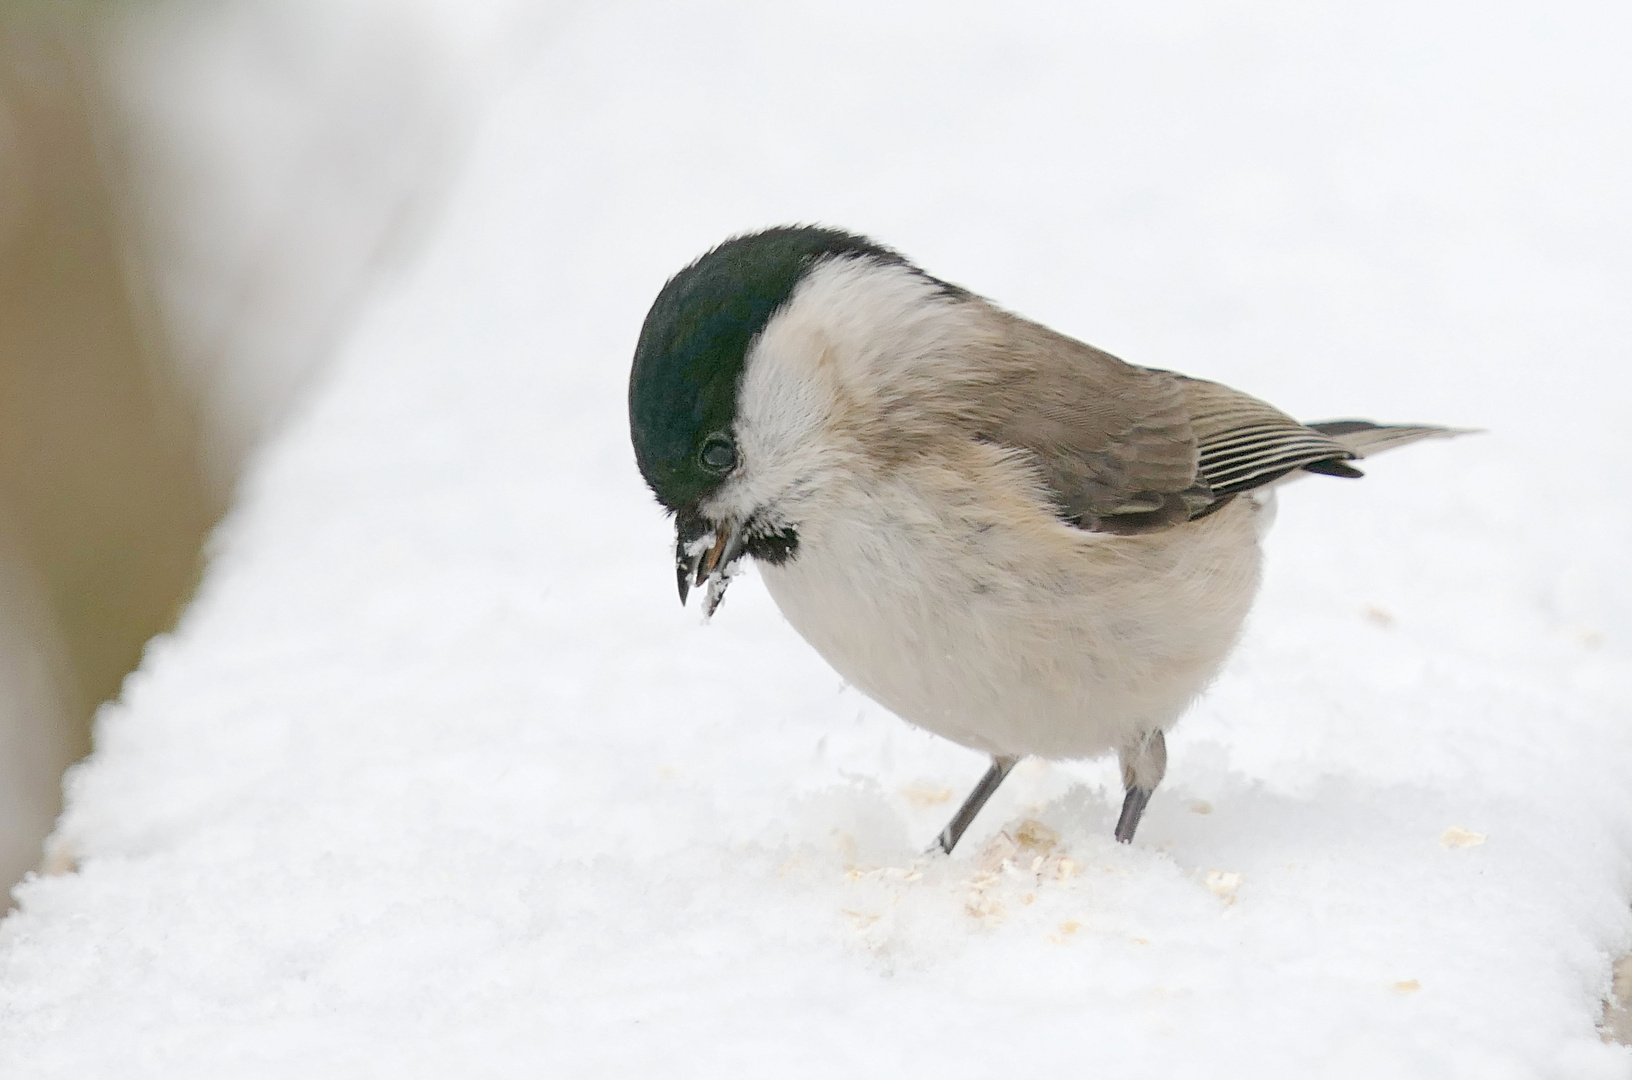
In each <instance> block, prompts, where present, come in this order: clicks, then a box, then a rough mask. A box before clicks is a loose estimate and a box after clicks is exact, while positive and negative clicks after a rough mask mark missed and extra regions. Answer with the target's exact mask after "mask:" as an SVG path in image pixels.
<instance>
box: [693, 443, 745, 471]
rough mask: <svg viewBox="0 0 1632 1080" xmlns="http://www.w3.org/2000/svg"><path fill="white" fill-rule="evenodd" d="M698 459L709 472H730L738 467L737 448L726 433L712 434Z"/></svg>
mask: <svg viewBox="0 0 1632 1080" xmlns="http://www.w3.org/2000/svg"><path fill="white" fill-rule="evenodd" d="M697 459H698V460H699V461H701V462H702V463H703V468H705V469H707V470H708V471H709V472H717V473H728V472H730V471H731V470H732V469H734V468H736V467H737V448H736V445H735V444H733V443H732V442H731V440H730V439H728V438H726V437H725V436H724V435H710V436H709V437H708V439H707V440H706V441H704V443H703V451H702V453H700V454H698V455H697Z"/></svg>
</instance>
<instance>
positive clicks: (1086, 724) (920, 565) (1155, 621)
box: [762, 477, 1258, 758]
mask: <svg viewBox="0 0 1632 1080" xmlns="http://www.w3.org/2000/svg"><path fill="white" fill-rule="evenodd" d="M855 495H856V497H855V498H853V499H850V500H847V502H848V504H849V505H847V506H846V507H845V509H844V512H842V513H839V514H836V515H833V516H831V517H825V518H823V519H822V520H821V521H820V523H819V524H816V523H813V524H812V525H811V526H807V528H806V529H805V531H803V532H802V533H801V543H800V549H799V555H798V557H797V558H795V559H793V560H792V561H790V562H788V563H786V564H784V565H782V566H765V567H763V568H762V574H763V576H764V580H765V584H766V587H767V589H769V591H770V593H771V595H772V597H774V598H775V600H776V602H777V605H778V606H779V607H780V608H781V609H782V612H783V614H784V615H785V616H786V617H787V618H788V621H789V622H791V623H792V624H793V626H794V628H795V629H797V630H798V631H799V632H800V634H802V635H803V636H804V638H805V640H807V641H809V642H810V643H811V645H812V646H814V647H815V648H816V650H817V651H818V652H820V653H821V654H822V656H823V657H824V658H825V659H826V660H827V661H828V663H830V664H832V665H833V667H834V668H835V669H836V670H837V671H838V672H839V674H840V675H842V676H843V677H844V678H845V679H846V680H847V681H849V682H850V683H852V684H853V685H855V686H856V687H857V688H859V689H861V690H862V691H863V692H865V693H866V694H868V695H869V696H870V697H872V698H874V699H875V700H876V701H878V702H879V703H880V704H882V705H884V706H885V707H886V708H888V709H890V710H891V711H892V712H894V713H895V714H896V715H898V716H900V717H902V718H903V719H905V720H908V721H910V722H911V723H914V724H916V725H918V726H919V727H922V728H925V729H927V730H929V731H933V732H935V733H937V734H939V735H943V736H945V737H947V738H949V739H952V740H954V741H955V742H959V743H962V744H963V745H965V746H970V747H973V748H975V749H978V750H984V751H987V752H989V753H993V754H1021V755H1025V754H1034V755H1039V756H1043V757H1055V758H1072V757H1089V756H1094V755H1097V754H1101V753H1104V752H1106V751H1108V750H1111V749H1114V748H1116V747H1118V746H1121V745H1126V744H1128V743H1130V742H1131V741H1132V740H1133V739H1134V738H1136V737H1137V736H1138V735H1139V734H1141V733H1143V732H1145V731H1148V730H1150V729H1152V728H1163V729H1165V728H1167V727H1169V726H1170V725H1171V724H1172V723H1173V722H1174V721H1175V720H1176V719H1178V717H1179V715H1180V714H1181V713H1182V712H1183V711H1184V709H1185V708H1186V707H1187V706H1188V705H1189V703H1190V702H1191V701H1192V700H1193V699H1194V697H1195V696H1196V695H1197V694H1199V693H1200V692H1201V691H1202V689H1204V688H1205V687H1206V685H1207V683H1208V682H1209V681H1211V680H1212V678H1213V677H1214V675H1215V674H1216V673H1217V672H1218V669H1219V667H1220V665H1221V664H1222V663H1223V661H1224V658H1225V656H1226V655H1227V654H1228V652H1229V650H1230V648H1231V646H1232V645H1233V644H1234V642H1235V640H1236V637H1237V635H1238V634H1239V632H1240V627H1241V623H1242V620H1243V619H1244V618H1245V616H1246V612H1247V608H1248V606H1249V604H1250V603H1251V600H1252V595H1253V593H1254V591H1255V589H1256V585H1257V578H1258V545H1257V538H1256V533H1255V528H1254V523H1253V520H1252V519H1253V517H1254V516H1255V514H1256V510H1255V508H1254V506H1253V504H1251V503H1250V502H1248V501H1246V500H1237V501H1236V502H1234V503H1232V504H1231V505H1230V506H1228V507H1226V508H1224V509H1223V510H1221V511H1220V512H1218V513H1217V514H1214V515H1212V516H1211V517H1208V518H1206V519H1204V520H1202V521H1198V522H1193V523H1191V524H1189V525H1185V526H1181V527H1179V528H1177V529H1173V530H1170V531H1168V532H1164V533H1158V534H1155V535H1152V536H1142V537H1103V536H1091V535H1087V534H1078V535H1076V536H1070V535H1067V536H1063V537H1057V538H1054V539H1056V540H1057V541H1059V542H1056V543H1048V544H1042V545H1040V544H1038V543H1037V542H1036V537H1035V536H1034V535H1032V531H1031V530H1030V529H1027V528H1020V529H1005V528H1004V527H1002V526H992V527H989V528H985V529H981V528H979V527H978V526H976V525H971V524H970V522H968V521H967V520H961V521H960V520H956V519H955V518H954V519H952V520H949V519H948V517H947V515H946V514H945V513H944V510H945V506H946V504H945V503H943V502H941V501H940V500H939V499H932V498H929V497H927V496H926V493H925V492H924V491H923V490H921V489H916V490H915V488H914V486H913V485H912V484H911V482H910V479H909V478H906V477H903V478H902V480H901V481H900V482H898V483H895V484H892V485H889V486H888V487H886V488H884V489H882V490H875V491H864V490H863V491H857V492H856V493H855ZM1060 529H1061V530H1062V532H1063V531H1067V530H1068V529H1069V527H1067V526H1063V525H1062V526H1060Z"/></svg>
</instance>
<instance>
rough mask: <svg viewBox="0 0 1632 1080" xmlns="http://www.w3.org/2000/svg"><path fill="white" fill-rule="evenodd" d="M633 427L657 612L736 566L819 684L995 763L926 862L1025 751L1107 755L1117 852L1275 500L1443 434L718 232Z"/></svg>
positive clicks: (888, 266)
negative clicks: (1285, 406) (1136, 359)
mask: <svg viewBox="0 0 1632 1080" xmlns="http://www.w3.org/2000/svg"><path fill="white" fill-rule="evenodd" d="M629 427H630V434H631V437H632V439H633V441H634V449H635V457H636V460H637V462H638V463H639V466H640V471H641V473H642V475H644V477H645V478H646V483H647V484H648V485H649V486H650V487H651V489H652V491H653V493H655V494H656V496H657V498H658V500H659V501H660V502H661V503H662V504H663V505H664V506H665V507H667V508H668V510H670V511H671V512H673V514H674V515H675V533H676V537H675V563H676V569H677V572H678V575H679V586H680V602H681V603H682V604H684V603H685V601H686V597H687V594H688V593H689V591H690V590H691V589H692V588H693V587H694V586H695V587H702V586H704V585H705V584H706V586H707V589H706V594H705V595H704V598H703V609H704V613H705V615H712V614H713V612H714V609H715V608H717V607H718V606H719V603H720V600H721V597H723V596H724V594H725V589H726V585H727V583H728V582H729V581H730V579H731V577H732V575H733V573H734V572H735V571H736V570H737V568H738V566H739V561H740V560H741V559H742V558H743V557H744V556H751V557H752V558H753V559H754V561H755V562H756V563H757V564H758V566H759V569H760V573H761V575H762V577H763V578H764V581H765V587H766V588H767V589H768V590H769V591H770V594H771V596H772V598H774V599H775V601H776V603H777V606H778V607H779V608H781V610H782V614H783V615H784V616H786V617H787V620H788V621H789V622H790V623H792V624H793V626H794V628H795V629H796V630H798V631H799V633H800V634H801V635H803V636H804V638H805V640H806V641H808V642H809V643H810V644H811V645H812V646H814V647H815V649H816V651H817V652H819V653H821V655H822V656H823V657H824V658H825V659H826V660H827V662H828V663H830V664H831V665H832V666H833V667H834V668H835V669H836V670H837V671H838V672H839V674H840V675H842V676H843V677H844V678H845V680H847V681H848V682H849V683H851V684H852V685H854V686H856V687H858V688H859V689H861V690H862V691H863V692H865V693H866V694H867V695H868V696H869V697H871V698H873V699H874V700H875V701H877V702H878V703H879V704H881V705H883V706H884V707H885V708H887V709H889V710H890V711H891V712H893V713H895V714H896V715H897V716H899V717H901V718H902V719H904V720H906V721H908V722H909V723H912V724H916V725H917V726H919V727H921V728H924V729H926V730H928V731H933V732H935V733H936V734H938V735H944V736H945V737H946V738H948V739H951V740H953V741H954V742H957V743H961V744H962V745H964V746H968V747H972V748H974V749H976V750H980V751H983V752H984V753H987V754H989V755H991V759H992V764H991V768H990V769H989V770H988V771H987V773H986V775H985V776H984V777H983V778H982V779H981V781H980V783H979V784H978V785H977V786H976V788H975V790H974V792H973V793H972V794H970V796H969V798H968V799H967V800H966V801H965V802H964V804H963V806H962V807H961V809H959V810H958V812H957V814H956V815H955V816H954V817H953V819H952V821H951V823H950V824H948V825H947V827H946V829H945V830H944V831H942V832H941V834H940V836H939V837H938V839H937V845H938V846H939V848H940V850H942V851H945V852H948V853H950V852H951V851H952V848H953V847H954V846H955V845H956V844H957V842H958V838H959V837H960V836H962V835H963V832H964V830H965V829H966V828H968V826H969V824H970V822H971V821H972V820H973V819H974V817H975V815H976V814H977V813H979V811H980V808H981V806H982V805H984V803H985V802H986V800H987V799H988V798H990V797H991V795H992V793H993V792H994V791H996V790H997V787H998V785H999V784H1001V783H1002V782H1003V778H1004V777H1005V776H1006V775H1008V773H1009V770H1010V769H1012V768H1013V767H1014V765H1015V763H1016V762H1017V761H1018V760H1019V759H1020V758H1022V757H1024V756H1027V755H1037V756H1040V757H1045V758H1085V757H1093V756H1096V755H1099V754H1104V753H1107V752H1109V751H1112V750H1114V751H1116V753H1117V755H1118V756H1119V757H1120V759H1121V765H1122V777H1123V782H1124V785H1125V788H1126V797H1125V800H1124V802H1123V804H1122V814H1121V817H1120V819H1119V820H1118V821H1117V824H1116V839H1118V840H1120V841H1123V842H1128V841H1131V840H1132V838H1133V834H1134V830H1135V829H1136V828H1137V827H1138V825H1139V818H1140V815H1141V814H1142V813H1143V811H1144V808H1145V804H1146V803H1147V802H1148V801H1149V799H1150V795H1151V792H1152V791H1153V790H1155V788H1156V785H1157V784H1158V783H1160V782H1161V779H1162V774H1163V772H1164V771H1165V769H1166V765H1167V748H1166V743H1165V741H1164V737H1163V733H1164V732H1165V731H1166V730H1167V729H1168V728H1170V727H1172V725H1173V724H1174V722H1175V721H1177V720H1178V718H1179V716H1180V715H1181V714H1182V713H1183V712H1184V711H1185V709H1186V708H1187V707H1188V706H1189V704H1190V703H1191V702H1192V701H1193V700H1194V699H1195V698H1196V696H1197V695H1198V694H1200V693H1201V692H1202V690H1203V689H1204V688H1205V687H1206V686H1207V684H1208V683H1209V682H1210V681H1211V680H1212V679H1213V677H1214V676H1215V675H1217V674H1218V671H1219V668H1220V667H1221V666H1222V664H1223V662H1224V659H1225V657H1226V656H1227V655H1228V653H1229V651H1230V649H1231V647H1232V646H1234V644H1235V642H1236V639H1237V638H1238V637H1239V636H1240V633H1241V625H1242V622H1243V620H1244V619H1245V617H1246V614H1247V608H1248V607H1249V605H1250V604H1251V603H1252V598H1253V594H1254V592H1255V591H1256V589H1257V587H1258V578H1259V538H1260V536H1261V535H1262V533H1263V530H1264V528H1265V526H1266V525H1267V524H1268V522H1269V520H1270V518H1271V517H1272V510H1273V503H1272V501H1271V499H1272V490H1273V486H1274V485H1275V484H1277V483H1278V482H1280V481H1284V480H1286V479H1288V478H1291V477H1294V476H1298V475H1301V474H1303V473H1322V474H1325V475H1328V476H1343V477H1356V476H1359V475H1361V473H1360V471H1359V470H1358V469H1356V468H1355V467H1354V466H1353V465H1351V464H1350V462H1351V461H1353V460H1354V459H1356V458H1361V457H1364V456H1366V455H1367V454H1371V453H1375V452H1377V451H1379V450H1386V449H1389V448H1391V447H1395V446H1403V445H1405V444H1406V443H1411V442H1416V441H1417V440H1418V439H1424V438H1429V437H1433V436H1444V435H1451V434H1456V432H1455V431H1453V430H1452V429H1448V428H1441V427H1424V426H1412V425H1406V426H1395V425H1380V424H1372V423H1368V422H1366V421H1362V420H1336V421H1330V422H1327V423H1316V424H1300V423H1298V422H1297V421H1296V420H1293V419H1292V418H1291V417H1289V416H1287V415H1285V414H1284V413H1282V412H1280V411H1279V410H1277V409H1275V408H1273V407H1271V406H1269V405H1266V404H1264V403H1263V402H1261V401H1259V400H1257V399H1256V398H1252V397H1248V396H1247V395H1246V394H1243V393H1241V392H1239V391H1236V390H1232V389H1230V388H1229V387H1226V386H1221V385H1219V384H1218V383H1213V382H1207V381H1204V380H1202V379H1193V378H1189V377H1187V376H1184V375H1178V374H1175V373H1173V372H1170V371H1161V370H1157V369H1154V368H1143V367H1135V366H1134V365H1132V364H1127V363H1124V362H1123V361H1121V360H1119V359H1117V358H1116V357H1114V356H1111V355H1110V354H1108V353H1105V352H1101V351H1100V350H1099V349H1096V348H1093V347H1092V346H1089V345H1085V344H1083V343H1082V342H1080V341H1076V340H1074V339H1072V338H1069V337H1066V336H1065V335H1063V334H1058V333H1055V332H1054V331H1052V330H1050V329H1048V328H1047V327H1045V326H1041V325H1039V324H1037V323H1034V322H1031V321H1028V320H1026V319H1023V318H1021V317H1019V316H1018V315H1014V314H1012V313H1010V312H1008V311H1005V310H1003V309H1002V308H1000V307H997V306H996V305H995V304H993V303H991V302H990V301H988V300H985V299H983V298H982V297H980V296H977V295H975V294H974V293H971V292H969V291H968V290H966V289H963V288H960V287H958V286H956V285H952V284H949V283H948V282H945V281H942V280H940V279H939V278H935V277H931V276H930V275H929V274H927V273H925V272H924V271H923V270H921V269H919V268H918V267H917V266H914V265H913V264H912V263H910V262H908V261H907V260H906V259H905V258H903V257H902V256H901V255H899V254H897V253H896V252H894V251H892V250H890V249H889V248H886V247H883V246H881V245H879V244H877V243H874V242H873V241H871V240H869V239H867V238H865V237H862V236H856V235H852V234H850V233H846V232H841V231H837V230H834V229H828V228H817V227H809V226H790V227H783V228H774V229H767V230H765V231H763V232H758V233H754V234H752V235H747V236H739V237H736V238H734V239H730V240H727V241H726V242H725V243H723V244H721V245H719V246H718V247H716V248H714V249H713V250H712V251H710V252H708V253H707V254H705V255H703V256H702V257H701V258H699V259H697V261H695V262H693V263H692V264H691V265H690V266H687V267H686V268H685V269H683V270H681V271H680V272H679V273H678V274H676V275H674V277H673V278H671V279H669V281H668V283H667V284H666V285H664V286H663V289H662V291H661V292H660V293H659V294H658V296H657V300H656V301H655V302H654V303H653V304H652V308H651V311H650V312H649V313H648V314H647V316H646V322H645V325H644V326H643V327H642V328H641V333H640V341H639V344H638V345H637V347H636V349H635V358H634V367H633V370H632V372H631V373H630V378H629Z"/></svg>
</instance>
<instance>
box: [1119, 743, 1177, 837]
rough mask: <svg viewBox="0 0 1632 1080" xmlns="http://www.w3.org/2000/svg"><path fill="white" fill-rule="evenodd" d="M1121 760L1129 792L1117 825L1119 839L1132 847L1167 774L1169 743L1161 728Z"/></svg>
mask: <svg viewBox="0 0 1632 1080" xmlns="http://www.w3.org/2000/svg"><path fill="white" fill-rule="evenodd" d="M1117 756H1118V757H1120V758H1121V759H1122V786H1123V787H1125V788H1127V791H1128V794H1127V796H1126V797H1125V798H1124V799H1123V800H1122V816H1121V817H1120V818H1118V819H1117V822H1116V839H1117V840H1118V841H1119V842H1120V843H1123V844H1131V843H1132V842H1133V833H1134V830H1135V829H1137V828H1139V818H1140V817H1141V816H1142V815H1143V814H1144V812H1145V804H1146V803H1148V802H1149V801H1150V793H1151V792H1153V791H1155V790H1156V785H1157V784H1160V783H1161V782H1162V774H1163V773H1165V772H1167V739H1166V738H1164V737H1163V735H1162V731H1161V729H1160V728H1157V729H1156V730H1155V731H1151V732H1147V733H1146V734H1145V737H1144V738H1142V739H1140V740H1139V741H1138V742H1136V743H1134V744H1133V745H1132V746H1124V747H1123V748H1122V749H1121V750H1119V751H1118V752H1117Z"/></svg>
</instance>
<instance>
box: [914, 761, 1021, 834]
mask: <svg viewBox="0 0 1632 1080" xmlns="http://www.w3.org/2000/svg"><path fill="white" fill-rule="evenodd" d="M1019 760H1020V759H1019V758H1017V757H994V758H992V767H991V768H989V769H987V770H986V775H985V776H982V777H981V778H980V783H978V784H976V785H975V790H973V791H971V792H970V793H969V797H968V798H967V799H965V800H963V805H962V806H960V807H958V812H957V813H956V814H954V815H953V816H952V820H951V821H950V822H948V823H947V826H946V828H944V829H942V830H941V835H939V836H937V837H936V838H935V847H932V848H930V850H931V851H934V850H935V848H940V849H941V850H942V851H943V852H945V853H946V854H948V855H950V854H952V849H953V848H955V847H957V846H958V841H959V840H961V839H962V838H963V833H964V830H965V829H967V828H969V823H970V822H972V821H974V820H975V815H976V814H978V813H980V808H981V807H983V806H985V805H986V800H987V799H990V798H991V797H992V793H993V792H995V791H996V790H997V787H998V785H999V784H1001V783H1002V782H1003V778H1004V777H1005V776H1007V775H1009V770H1010V769H1012V768H1014V766H1015V763H1016V762H1018V761H1019Z"/></svg>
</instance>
